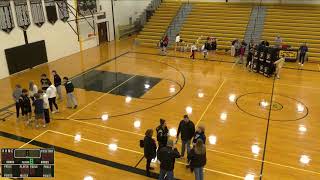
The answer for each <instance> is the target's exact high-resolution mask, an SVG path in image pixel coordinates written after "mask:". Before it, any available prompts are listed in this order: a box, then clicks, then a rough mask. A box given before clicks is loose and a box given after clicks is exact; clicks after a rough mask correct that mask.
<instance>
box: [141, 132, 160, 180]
mask: <svg viewBox="0 0 320 180" xmlns="http://www.w3.org/2000/svg"><path fill="white" fill-rule="evenodd" d="M152 135H153V130H152V129H148V130H147V131H146V133H145V137H144V140H143V146H144V157H145V158H146V159H147V164H146V171H147V176H150V170H153V169H154V168H152V167H150V164H151V160H152V159H154V158H155V157H156V155H157V152H156V151H157V145H156V141H155V140H154V139H152Z"/></svg>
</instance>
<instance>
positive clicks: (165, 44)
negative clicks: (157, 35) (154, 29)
mask: <svg viewBox="0 0 320 180" xmlns="http://www.w3.org/2000/svg"><path fill="white" fill-rule="evenodd" d="M168 44H169V38H168V35H166V36H165V37H164V38H163V51H164V54H165V55H166V54H167V46H168Z"/></svg>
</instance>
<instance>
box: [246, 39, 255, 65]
mask: <svg viewBox="0 0 320 180" xmlns="http://www.w3.org/2000/svg"><path fill="white" fill-rule="evenodd" d="M253 54H254V44H253V42H250V43H249V51H248V55H247V62H246V67H247V68H248V66H251V64H252V60H253Z"/></svg>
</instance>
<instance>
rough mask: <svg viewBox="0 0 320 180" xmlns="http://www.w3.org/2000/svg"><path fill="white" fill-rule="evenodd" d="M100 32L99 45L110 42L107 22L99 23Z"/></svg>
mask: <svg viewBox="0 0 320 180" xmlns="http://www.w3.org/2000/svg"><path fill="white" fill-rule="evenodd" d="M98 31H99V44H102V43H104V42H108V29H107V23H106V22H102V23H98Z"/></svg>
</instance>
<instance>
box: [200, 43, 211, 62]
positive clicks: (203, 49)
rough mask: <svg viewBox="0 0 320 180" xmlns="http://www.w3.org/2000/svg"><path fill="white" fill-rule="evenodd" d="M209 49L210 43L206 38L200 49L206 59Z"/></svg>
mask: <svg viewBox="0 0 320 180" xmlns="http://www.w3.org/2000/svg"><path fill="white" fill-rule="evenodd" d="M210 49H211V44H210V43H209V41H208V40H207V41H206V42H205V43H204V45H203V46H202V51H203V58H204V59H207V57H208V51H209V50H210Z"/></svg>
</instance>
